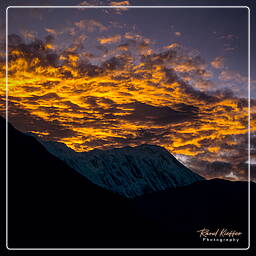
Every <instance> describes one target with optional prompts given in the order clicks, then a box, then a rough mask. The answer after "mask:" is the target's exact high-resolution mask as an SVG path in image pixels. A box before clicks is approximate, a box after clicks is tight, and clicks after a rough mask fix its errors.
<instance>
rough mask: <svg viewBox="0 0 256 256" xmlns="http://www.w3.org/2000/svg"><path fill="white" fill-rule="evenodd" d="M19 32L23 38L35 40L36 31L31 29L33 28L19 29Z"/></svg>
mask: <svg viewBox="0 0 256 256" xmlns="http://www.w3.org/2000/svg"><path fill="white" fill-rule="evenodd" d="M21 34H22V36H23V37H24V38H25V39H28V40H35V39H36V37H37V32H36V31H33V30H26V29H25V30H22V31H21Z"/></svg>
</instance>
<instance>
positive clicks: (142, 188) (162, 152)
mask: <svg viewBox="0 0 256 256" xmlns="http://www.w3.org/2000/svg"><path fill="white" fill-rule="evenodd" d="M39 141H40V142H41V143H42V144H43V145H44V146H45V147H46V149H47V150H48V151H49V152H50V153H52V154H53V155H55V156H56V157H58V158H60V159H61V160H63V161H64V162H65V163H67V165H69V166H70V167H71V168H73V169H74V170H76V171H78V172H79V173H81V174H82V175H84V176H85V177H86V178H88V179H89V180H90V181H92V182H93V183H95V184H97V185H99V186H101V187H103V188H106V189H108V190H111V191H113V192H116V193H118V194H120V195H122V196H125V197H128V198H133V197H137V196H140V195H143V194H145V193H150V192H156V191H161V190H166V189H168V188H174V187H180V186H185V185H189V184H191V183H193V182H196V181H201V180H203V179H204V178H203V177H201V176H200V175H198V174H196V173H194V172H192V171H191V170H189V169H188V168H187V167H185V166H184V165H183V164H181V163H180V162H179V161H178V160H177V159H176V158H175V157H174V156H173V155H171V154H170V153H169V152H168V151H167V150H166V149H165V148H163V147H160V146H155V145H146V144H145V145H140V146H137V147H124V148H114V149H109V150H99V149H95V150H92V151H88V152H75V151H74V150H72V149H70V148H68V147H67V146H66V145H65V144H63V143H58V142H51V141H42V140H39Z"/></svg>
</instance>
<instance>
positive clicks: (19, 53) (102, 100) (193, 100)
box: [0, 0, 256, 180]
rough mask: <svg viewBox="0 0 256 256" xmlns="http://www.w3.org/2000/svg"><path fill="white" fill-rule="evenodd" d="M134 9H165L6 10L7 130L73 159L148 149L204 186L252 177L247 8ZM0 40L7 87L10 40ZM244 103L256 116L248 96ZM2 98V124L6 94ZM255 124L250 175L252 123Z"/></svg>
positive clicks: (1, 37)
mask: <svg viewBox="0 0 256 256" xmlns="http://www.w3.org/2000/svg"><path fill="white" fill-rule="evenodd" d="M135 2H136V5H140V4H139V2H140V3H141V4H142V2H143V5H148V6H149V5H159V6H160V5H168V4H169V2H170V1H122V2H111V1H98V0H93V1H69V2H68V4H69V5H72V6H85V7H89V6H91V5H99V6H100V5H106V6H117V5H118V6H119V5H121V6H123V8H115V9H113V8H112V9H111V8H103V9H99V8H73V9H72V8H65V9H64V8H9V10H8V50H9V58H8V60H9V62H8V74H9V79H8V89H9V98H8V105H9V109H8V115H9V120H10V122H11V123H12V124H13V125H14V126H15V127H16V128H18V129H19V130H21V131H23V132H32V133H34V134H35V135H37V136H39V137H41V138H42V139H45V140H52V141H58V142H62V143H65V144H66V145H67V146H69V147H71V148H72V149H74V150H76V151H88V150H92V149H95V148H99V149H108V148H114V147H124V146H128V145H129V146H137V145H141V144H155V145H160V146H163V147H165V148H166V149H168V150H169V151H170V152H171V153H172V154H174V155H175V156H176V157H177V158H178V159H179V160H180V161H182V162H183V163H184V164H185V165H186V166H188V167H189V168H191V169H192V170H195V171H197V172H198V173H200V174H201V175H203V176H205V177H206V178H215V177H219V178H226V179H231V180H245V179H247V169H248V8H134V9H132V8H127V7H126V6H129V5H130V6H133V5H135ZM171 2H172V5H189V4H188V2H189V3H191V1H171ZM195 2H196V3H197V4H200V3H203V5H210V4H211V5H219V4H218V3H219V2H220V1H194V3H195ZM236 2H238V3H240V4H236V5H245V4H244V2H245V1H236ZM241 2H242V3H241ZM16 3H17V4H18V5H21V6H22V5H25V4H26V5H29V4H30V2H29V1H13V2H12V5H13V6H15V5H16ZM31 3H33V5H35V4H36V5H42V2H40V1H33V2H31ZM43 3H44V5H60V4H63V1H48V2H46V1H44V2H43ZM53 3H54V4H53ZM167 3H168V4H167ZM207 3H208V4H207ZM225 3H230V1H228V0H227V1H222V5H224V4H225ZM227 5H228V4H227ZM1 27H3V28H4V27H5V24H4V23H3V24H1ZM252 38H254V34H252ZM0 40H2V51H1V55H0V56H1V66H2V68H1V70H2V72H1V80H2V81H3V83H2V84H4V79H5V61H4V57H5V55H4V40H5V34H1V35H0ZM251 54H252V55H253V56H254V54H255V52H254V49H253V50H252V52H251ZM255 59H256V58H255ZM251 65H252V66H254V65H255V64H254V61H252V63H251ZM251 85H252V87H251V88H254V85H255V77H254V74H252V76H251ZM251 98H252V99H251V109H252V110H255V106H256V101H255V96H254V90H252V97H251ZM0 99H1V102H0V112H1V114H2V115H4V111H5V105H4V104H5V103H4V101H5V87H4V86H2V87H1V88H0ZM252 117H254V112H253V115H252ZM251 126H252V147H253V148H252V163H253V165H252V167H253V168H254V166H255V162H256V161H255V160H256V158H255V146H254V145H255V144H254V141H255V135H254V131H255V127H256V124H255V119H253V120H252V121H251ZM252 176H253V179H255V178H254V172H253V173H252Z"/></svg>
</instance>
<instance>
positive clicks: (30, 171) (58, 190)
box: [0, 118, 154, 248]
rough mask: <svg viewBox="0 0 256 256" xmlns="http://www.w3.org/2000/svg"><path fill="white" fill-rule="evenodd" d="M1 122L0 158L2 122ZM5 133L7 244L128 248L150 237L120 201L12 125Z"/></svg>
mask: <svg viewBox="0 0 256 256" xmlns="http://www.w3.org/2000/svg"><path fill="white" fill-rule="evenodd" d="M0 121H1V122H0V131H1V156H3V155H4V153H5V152H3V150H4V139H3V138H4V136H5V133H4V130H5V120H4V119H2V118H1V119H0ZM8 137H9V143H8V144H9V147H8V153H9V154H8V156H9V161H8V164H9V167H8V181H9V182H8V198H9V200H8V202H9V204H8V205H9V207H8V223H9V229H8V246H9V247H11V248H12V247H15V248H17V247H44V248H45V247H129V246H141V244H144V242H145V243H148V242H149V241H150V240H151V238H150V236H147V233H148V231H149V227H150V231H151V230H152V225H149V224H148V222H147V221H146V220H144V219H140V218H137V217H136V216H135V215H134V214H133V213H132V212H131V210H130V208H129V206H128V204H127V203H126V201H125V200H124V199H122V198H121V197H119V196H118V195H115V194H114V193H112V192H109V191H107V190H105V189H102V188H100V187H98V186H97V185H94V184H92V183H91V182H89V181H88V180H86V178H85V177H83V176H82V175H80V174H79V173H77V172H76V171H74V170H72V169H71V168H70V167H68V166H67V165H66V164H65V163H64V162H62V161H61V160H59V159H57V158H56V157H54V156H53V155H51V154H50V153H48V152H47V151H46V149H45V148H44V147H43V146H42V145H41V144H40V143H39V142H38V141H37V140H36V139H35V138H33V137H31V136H27V135H24V134H22V133H21V132H19V131H17V130H15V129H14V128H13V127H12V126H11V125H9V136H8ZM153 230H154V228H153Z"/></svg>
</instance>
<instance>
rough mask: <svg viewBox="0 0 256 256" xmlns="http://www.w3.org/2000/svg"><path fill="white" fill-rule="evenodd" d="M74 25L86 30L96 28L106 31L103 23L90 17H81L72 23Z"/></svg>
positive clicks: (89, 30)
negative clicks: (81, 18) (88, 18)
mask: <svg viewBox="0 0 256 256" xmlns="http://www.w3.org/2000/svg"><path fill="white" fill-rule="evenodd" d="M74 25H75V27H77V28H78V29H80V30H86V31H88V32H93V31H95V30H96V29H98V30H99V31H106V30H107V27H106V26H104V25H103V24H101V23H100V22H99V21H96V20H93V19H90V20H87V19H83V20H80V21H77V22H75V23H74Z"/></svg>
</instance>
